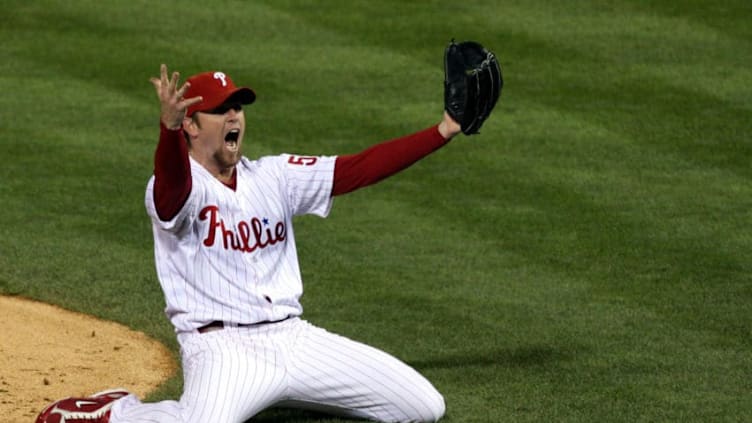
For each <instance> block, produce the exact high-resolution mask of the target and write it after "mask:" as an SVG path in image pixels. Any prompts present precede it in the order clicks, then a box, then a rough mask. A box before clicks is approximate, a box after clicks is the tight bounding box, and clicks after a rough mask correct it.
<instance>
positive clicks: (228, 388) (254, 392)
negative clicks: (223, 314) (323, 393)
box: [180, 328, 284, 422]
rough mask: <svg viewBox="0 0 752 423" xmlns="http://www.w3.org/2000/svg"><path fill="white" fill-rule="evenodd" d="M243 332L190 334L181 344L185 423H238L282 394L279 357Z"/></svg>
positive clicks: (260, 341) (228, 331) (266, 346)
mask: <svg viewBox="0 0 752 423" xmlns="http://www.w3.org/2000/svg"><path fill="white" fill-rule="evenodd" d="M241 331H242V329H236V328H231V329H225V330H222V331H215V332H210V333H206V334H196V335H191V337H192V339H191V340H190V342H184V343H183V367H184V369H183V371H184V388H183V396H182V397H181V399H180V405H181V407H182V415H183V417H184V420H185V421H189V422H242V421H245V420H246V419H248V418H250V417H251V416H253V415H255V414H257V413H258V412H260V411H261V410H263V409H264V408H267V407H268V406H269V405H271V404H273V403H274V402H276V401H277V400H279V398H280V397H281V395H282V393H283V392H284V385H283V382H284V381H283V378H284V369H280V368H279V367H278V366H277V365H276V364H275V363H276V362H277V361H278V360H277V355H278V352H277V351H276V350H274V348H271V347H270V346H269V345H264V342H263V340H256V339H249V338H247V337H244V336H243V333H242V332H241Z"/></svg>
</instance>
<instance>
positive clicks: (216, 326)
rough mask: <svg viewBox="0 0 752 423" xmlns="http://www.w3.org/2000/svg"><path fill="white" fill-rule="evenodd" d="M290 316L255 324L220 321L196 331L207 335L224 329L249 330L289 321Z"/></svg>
mask: <svg viewBox="0 0 752 423" xmlns="http://www.w3.org/2000/svg"><path fill="white" fill-rule="evenodd" d="M290 317H291V316H287V317H285V318H283V319H279V320H264V321H262V322H256V323H226V322H223V321H221V320H215V321H213V322H210V323H208V324H206V325H204V326H201V327H200V328H198V329H196V330H198V333H207V332H214V331H215V330H222V329H224V328H226V327H237V328H251V327H256V326H261V325H266V324H270V323H279V322H284V321H285V320H287V319H289V318H290Z"/></svg>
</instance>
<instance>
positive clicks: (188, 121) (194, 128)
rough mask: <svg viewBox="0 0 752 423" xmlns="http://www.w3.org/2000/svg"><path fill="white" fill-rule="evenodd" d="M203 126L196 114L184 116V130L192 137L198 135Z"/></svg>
mask: <svg viewBox="0 0 752 423" xmlns="http://www.w3.org/2000/svg"><path fill="white" fill-rule="evenodd" d="M200 128H201V126H200V125H199V124H198V120H197V119H196V115H193V116H191V117H187V116H186V117H184V118H183V131H185V133H186V134H187V135H189V136H191V137H196V136H198V130H199V129H200Z"/></svg>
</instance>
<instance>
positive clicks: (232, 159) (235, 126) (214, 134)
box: [191, 103, 245, 171]
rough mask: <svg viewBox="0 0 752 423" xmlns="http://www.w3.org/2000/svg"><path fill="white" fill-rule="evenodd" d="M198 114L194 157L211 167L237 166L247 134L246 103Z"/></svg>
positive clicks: (193, 141) (193, 140)
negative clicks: (243, 105) (244, 109)
mask: <svg viewBox="0 0 752 423" xmlns="http://www.w3.org/2000/svg"><path fill="white" fill-rule="evenodd" d="M196 115H197V116H196V120H197V122H196V124H195V129H196V136H195V138H194V137H192V138H193V139H192V141H191V154H192V155H193V156H194V158H196V160H198V161H199V163H201V164H202V165H204V167H207V168H209V169H210V170H213V169H217V170H219V171H224V170H227V169H230V168H232V167H233V166H235V165H236V164H237V163H238V161H240V156H241V154H242V151H241V147H242V144H243V134H244V133H245V115H244V114H243V108H242V106H241V105H240V104H238V103H226V104H223V105H221V106H219V107H217V108H216V109H214V110H210V111H206V112H197V113H196Z"/></svg>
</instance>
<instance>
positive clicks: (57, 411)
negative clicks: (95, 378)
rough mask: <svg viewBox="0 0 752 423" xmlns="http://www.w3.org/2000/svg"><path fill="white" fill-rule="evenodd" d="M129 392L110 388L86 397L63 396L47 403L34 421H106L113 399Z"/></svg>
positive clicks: (41, 422)
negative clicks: (63, 397)
mask: <svg viewBox="0 0 752 423" xmlns="http://www.w3.org/2000/svg"><path fill="white" fill-rule="evenodd" d="M126 395H130V392H128V391H126V390H124V389H110V390H107V391H102V392H98V393H96V394H94V395H92V396H90V397H86V398H65V399H62V400H60V401H56V402H53V403H52V404H50V405H48V406H47V408H45V409H44V411H42V412H41V413H40V414H39V417H37V421H36V423H108V422H109V421H110V409H111V408H112V405H113V403H114V402H115V400H117V399H120V398H122V397H124V396H126Z"/></svg>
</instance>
